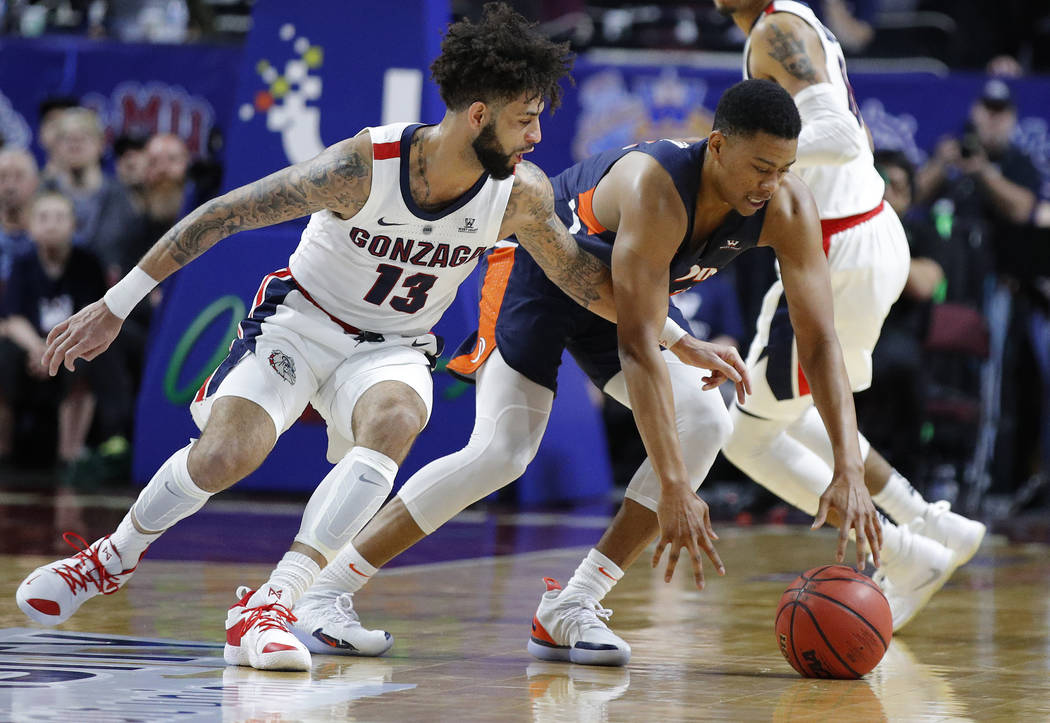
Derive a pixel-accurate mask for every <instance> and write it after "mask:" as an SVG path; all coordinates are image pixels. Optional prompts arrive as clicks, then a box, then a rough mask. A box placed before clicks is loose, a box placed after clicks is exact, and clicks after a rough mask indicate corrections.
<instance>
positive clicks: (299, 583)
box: [248, 552, 321, 608]
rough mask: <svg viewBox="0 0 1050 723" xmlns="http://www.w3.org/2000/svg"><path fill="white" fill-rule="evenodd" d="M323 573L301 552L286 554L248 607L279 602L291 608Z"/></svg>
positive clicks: (253, 596) (256, 592) (249, 602)
mask: <svg viewBox="0 0 1050 723" xmlns="http://www.w3.org/2000/svg"><path fill="white" fill-rule="evenodd" d="M320 572H321V566H320V565H318V564H317V563H316V562H314V561H313V560H311V559H310V558H309V557H308V556H307V555H304V554H302V553H301V552H286V553H284V557H282V558H281V561H280V562H279V563H277V567H276V568H274V571H273V572H271V573H270V579H269V580H267V581H266V584H265V585H263V586H262V587H260V588H259V589H258V590H256V591H255V594H254V595H252V597H251V599H250V600H249V601H248V607H254V606H256V605H266V604H268V603H273V602H279V603H280V604H281V605H284V606H285V607H287V608H291V607H292V606H293V605H295V603H297V602H298V601H299V598H301V597H302V596H303V593H304V592H306V589H307V588H308V587H310V585H311V584H313V581H314V580H315V579H316V578H317V576H318V575H319V574H320Z"/></svg>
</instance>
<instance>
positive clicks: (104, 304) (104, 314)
mask: <svg viewBox="0 0 1050 723" xmlns="http://www.w3.org/2000/svg"><path fill="white" fill-rule="evenodd" d="M371 159H372V153H371V143H370V141H369V138H368V136H367V135H361V136H357V137H355V138H351V139H348V140H345V141H342V142H340V143H337V144H335V145H333V146H331V147H329V148H327V149H326V150H324V151H323V152H322V153H320V154H319V155H318V156H317V157H316V158H313V159H311V160H309V161H304V162H303V163H298V164H296V165H294V166H289V167H288V168H285V169H283V170H280V171H278V172H276V173H273V174H271V175H269V176H266V177H265V178H262V179H260V180H258V181H255V182H254V183H249V184H248V185H246V186H241V187H240V188H236V189H234V190H232V191H230V192H229V193H226V194H225V195H222V196H220V197H218V198H215V199H212V200H211V201H208V202H207V203H205V204H203V205H202V206H200V207H199V208H197V209H196V210H194V211H193V212H192V213H190V214H189V215H188V216H186V217H185V218H184V219H182V220H181V221H179V222H178V223H177V224H175V226H173V227H172V228H171V229H170V230H169V231H168V232H167V233H166V234H164V236H163V237H161V239H160V240H159V241H157V243H155V244H154V245H153V247H152V248H150V250H149V251H147V252H146V255H145V256H143V257H142V259H141V260H140V261H139V263H138V265H137V266H136V267H135V268H133V269H132V270H131V271H130V272H129V273H128V275H127V276H125V277H124V278H123V279H122V280H121V281H120V282H118V283H117V284H116V285H115V286H114V287H113V288H112V289H110V290H109V292H107V294H106V296H105V298H104V299H100V300H99V301H96V302H94V303H92V304H89V305H88V306H85V307H84V308H83V309H81V310H80V311H79V312H77V313H76V314H74V315H73V316H71V317H70V318H68V319H66V320H65V321H63V322H61V323H59V324H58V325H57V326H55V327H54V329H52V330H51V333H50V334H48V337H47V346H46V349H45V350H44V354H43V357H42V358H41V363H42V364H43V365H44V366H45V367H46V368H47V369H48V372H49V373H50V374H51V375H52V376H54V375H55V374H57V373H58V368H59V366H60V365H62V364H65V366H66V368H67V369H69V370H71V371H72V369H73V364H74V362H75V361H76V360H77V359H79V358H83V359H86V360H88V361H90V360H91V359H94V358H95V357H96V356H98V355H99V354H101V353H102V352H103V351H105V350H106V349H107V348H108V347H109V345H110V344H111V343H112V342H113V339H115V338H116V336H117V334H118V333H119V332H120V327H121V325H122V324H123V321H124V319H125V318H126V317H127V315H128V313H129V312H130V311H131V309H132V308H134V306H135V305H136V304H137V303H138V302H139V301H141V300H142V298H143V297H145V296H146V294H148V293H149V292H150V290H151V289H152V288H153V287H154V286H156V285H157V284H158V283H159V282H160V281H162V280H163V279H165V278H166V277H168V276H169V275H171V274H172V273H174V272H175V271H177V270H178V269H180V268H182V267H183V266H185V265H186V264H187V263H189V262H190V261H192V260H193V259H195V258H196V257H197V256H200V255H201V254H202V253H204V252H205V251H207V250H208V249H209V248H211V247H212V246H214V245H215V244H216V243H217V242H219V241H220V240H222V239H224V238H226V237H227V236H230V235H232V234H234V233H236V232H238V231H245V230H248V229H253V228H261V227H263V226H271V225H273V224H276V223H281V222H282V221H288V220H291V219H293V218H299V217H300V216H305V215H307V214H310V213H313V212H315V211H318V210H320V209H323V208H328V209H331V210H332V211H334V212H336V213H338V214H340V215H342V216H344V217H349V216H352V215H354V214H356V213H357V212H358V211H359V210H360V209H361V207H362V206H363V205H364V203H365V201H366V200H367V199H368V192H369V190H370V186H371V179H372V161H371Z"/></svg>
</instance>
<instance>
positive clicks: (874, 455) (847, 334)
mask: <svg viewBox="0 0 1050 723" xmlns="http://www.w3.org/2000/svg"><path fill="white" fill-rule="evenodd" d="M715 5H716V6H717V7H718V8H719V10H721V11H722V12H723V13H725V14H727V15H730V16H732V18H733V20H734V21H735V22H736V24H737V25H738V26H739V27H740V29H741V30H743V31H744V32H745V33H747V34H748V35H747V44H746V45H745V47H744V77H745V78H765V79H767V80H772V81H774V82H776V83H778V84H780V85H781V86H782V87H783V88H784V89H785V90H787V91H788V92H789V93H791V94H792V96H793V97H794V99H795V103H796V105H798V109H799V113H800V115H801V117H802V133H801V135H800V136H799V141H798V162H797V163H796V169H797V172H798V174H799V177H801V178H802V180H803V181H805V182H806V185H807V186H809V188H810V190H811V191H812V192H813V199H814V200H815V201H816V204H817V211H818V213H819V215H820V224H821V229H822V232H823V236H824V252H825V254H826V255H827V257H828V265H829V267H830V269H831V287H832V294H833V296H834V304H835V329H836V331H837V332H838V336H839V341H840V342H841V343H842V354H843V358H844V359H845V363H846V372H847V374H848V375H849V381H850V388H851V389H852V390H853V391H854V392H859V391H862V390H864V389H867V388H868V387H869V386H870V384H871V375H872V361H871V359H872V350H873V349H874V348H875V343H876V341H878V338H879V333H880V332H881V330H882V322H883V320H884V319H885V318H886V315H887V314H888V313H889V310H890V306H891V305H892V304H893V303H894V302H895V301H896V300H897V297H898V296H899V295H900V293H901V290H902V289H903V288H904V284H905V281H906V280H907V278H908V272H909V260H910V259H909V256H910V254H909V250H908V239H907V237H906V236H905V233H904V229H903V227H902V226H901V224H900V221H899V220H898V219H897V216H896V214H895V213H894V211H893V209H892V208H891V207H890V206H889V204H886V203H884V202H883V199H882V196H883V188H884V185H885V184H884V183H883V180H882V177H881V176H880V175H879V173H878V171H876V170H875V163H874V159H873V157H872V152H871V139H870V135H869V134H868V132H867V127H866V126H865V124H864V119H863V118H862V116H861V114H860V109H859V107H858V106H857V102H856V100H855V99H854V97H853V88H852V87H851V86H850V82H849V78H848V77H847V75H846V61H845V58H844V57H843V54H842V48H841V46H840V45H839V43H838V41H837V40H836V39H835V36H834V35H833V34H832V33H831V31H829V30H828V29H827V28H826V27H824V25H823V24H821V22H820V20H818V19H817V17H816V15H814V13H813V11H812V10H811V9H810V8H809V6H807V5H805V4H804V3H800V2H794V1H793V0H773V1H772V2H770V1H769V0H715ZM794 348H795V339H794V338H793V336H792V333H791V325H790V324H789V322H788V319H787V313H786V307H785V303H784V287H783V286H782V285H781V284H780V283H779V282H775V283H774V284H773V286H772V287H770V289H769V291H768V292H767V294H766V296H765V299H764V300H763V303H762V310H761V312H760V314H759V319H758V324H757V328H756V335H755V339H754V341H753V342H752V343H751V351H750V353H749V356H748V369H749V370H750V371H751V375H752V377H753V379H754V394H753V395H751V397H749V398H748V399H747V401H746V402H744V403H742V404H739V405H737V406H736V407H734V408H733V409H732V411H731V415H732V417H733V434H732V436H731V437H730V439H729V441H728V443H727V444H726V447H725V449H724V452H725V455H726V457H727V458H728V459H729V460H730V461H731V462H733V463H734V464H735V465H736V466H738V467H739V468H740V469H741V470H743V471H744V472H745V473H747V474H748V475H749V476H750V477H751V478H752V479H754V480H755V481H756V482H759V483H760V484H762V485H763V486H764V487H766V488H768V489H769V490H770V491H771V492H773V493H774V494H777V495H779V496H780V497H782V498H783V499H785V500H787V501H788V502H790V503H791V504H793V505H795V506H796V507H799V508H800V509H802V510H804V511H806V512H809V513H811V514H812V513H813V512H814V511H815V510H816V509H817V504H818V497H819V495H820V492H821V490H823V489H824V486H825V485H826V484H827V480H828V479H829V478H830V477H831V475H832V469H833V467H834V465H835V464H836V462H837V461H838V460H837V459H832V457H831V454H830V447H829V445H828V440H827V434H826V432H825V430H824V424H823V423H822V422H821V419H820V415H819V414H817V410H816V409H814V405H813V402H814V397H812V396H811V395H810V393H809V391H810V389H809V387H810V384H809V381H808V375H807V374H803V373H802V371H801V370H800V368H799V366H798V360H797V359H796V358H795V352H794ZM825 422H826V420H825ZM858 441H859V444H860V449H861V455H862V457H863V459H864V478H865V484H866V485H867V487H868V491H869V492H870V493H871V495H872V499H873V500H874V501H875V503H876V504H877V505H878V506H879V507H882V508H883V509H884V510H886V512H888V513H889V515H890V516H891V517H892V518H893V519H894V520H895V521H896V523H897V524H894V523H893V522H891V521H889V520H885V519H883V520H882V523H883V525H882V526H883V534H884V541H885V545H884V549H883V562H884V564H883V565H882V567H881V568H880V569H879V571H878V572H877V573H876V574H875V576H874V577H875V580H876V582H878V583H879V584H880V585H881V586H882V589H883V592H885V593H886V598H887V599H888V600H889V603H890V609H891V610H892V612H893V629H894V630H899V629H900V628H901V627H902V626H904V625H905V624H907V623H908V621H909V620H911V619H912V618H914V617H915V615H916V614H918V612H919V611H920V610H921V609H922V607H923V606H924V605H925V604H926V602H927V601H928V600H929V599H930V597H931V596H932V595H933V594H934V593H935V592H936V591H937V590H939V589H940V588H941V587H942V586H943V585H944V583H945V582H947V581H948V578H949V577H950V576H951V574H952V572H953V571H954V570H955V569H956V568H957V567H958V566H960V565H962V564H964V563H965V562H967V561H968V560H969V559H970V558H971V557H973V555H974V553H975V552H976V551H977V548H978V547H979V546H980V544H981V540H982V539H983V537H984V533H985V528H984V525H982V524H981V523H979V522H976V521H974V520H968V519H966V518H965V517H963V516H961V515H959V514H956V513H954V512H951V511H950V509H949V505H948V502H947V501H943V500H942V501H940V502H935V503H932V504H931V503H929V502H927V501H926V500H925V499H923V497H922V495H921V494H919V493H918V492H917V491H916V490H915V489H914V488H913V487H912V486H911V484H910V483H909V482H908V480H907V479H905V478H904V477H903V476H902V475H900V474H899V473H897V471H896V470H894V469H893V467H891V466H890V464H889V462H887V461H886V459H885V458H883V457H882V455H880V454H879V453H878V452H877V451H876V450H874V449H872V448H871V445H870V444H869V442H868V440H867V439H865V438H864V437H863V436H862V437H860V439H859V440H858Z"/></svg>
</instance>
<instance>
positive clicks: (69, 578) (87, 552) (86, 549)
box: [51, 532, 120, 595]
mask: <svg viewBox="0 0 1050 723" xmlns="http://www.w3.org/2000/svg"><path fill="white" fill-rule="evenodd" d="M62 539H63V540H65V541H66V544H68V545H69V546H70V547H72V548H73V549H74V550H79V552H77V554H76V555H74V556H73V559H74V560H77V563H76V564H74V565H67V564H65V563H63V564H60V565H55V566H54V567H53V568H51V569H52V570H54V571H55V573H56V574H58V576H59V577H61V578H62V580H64V581H65V583H66V585H69V589H70V590H71V591H72V592H73V593H74V594H75V593H76V592H77V588H81V589H83V590H87V586H88V583H89V582H90V583H91V584H92V585H94V586H95V587H96V588H97V589H98V591H99V592H100V593H102V594H103V595H112V594H113V593H115V592H116V591H117V590H119V589H120V582H119V581H118V580H117V576H116V575H114V574H113V573H111V572H110V571H109V570H107V569H106V566H105V565H103V564H102V560H100V559H99V558H98V550H92V549H91V546H90V545H88V542H87V540H85V539H84V538H83V537H81V536H80V535H78V534H77V533H75V532H64V533H62ZM100 547H101V545H100Z"/></svg>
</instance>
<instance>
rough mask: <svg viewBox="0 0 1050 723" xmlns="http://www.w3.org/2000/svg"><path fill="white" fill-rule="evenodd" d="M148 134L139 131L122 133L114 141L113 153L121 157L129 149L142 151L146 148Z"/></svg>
mask: <svg viewBox="0 0 1050 723" xmlns="http://www.w3.org/2000/svg"><path fill="white" fill-rule="evenodd" d="M146 140H147V139H146V136H143V135H139V134H138V133H121V134H120V135H119V136H117V138H116V140H114V141H113V155H114V156H115V157H116V158H120V157H121V156H123V155H124V154H125V153H127V152H128V151H141V150H144V149H145V148H146Z"/></svg>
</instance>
